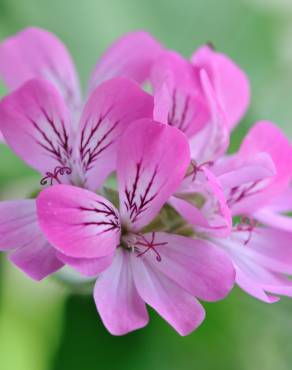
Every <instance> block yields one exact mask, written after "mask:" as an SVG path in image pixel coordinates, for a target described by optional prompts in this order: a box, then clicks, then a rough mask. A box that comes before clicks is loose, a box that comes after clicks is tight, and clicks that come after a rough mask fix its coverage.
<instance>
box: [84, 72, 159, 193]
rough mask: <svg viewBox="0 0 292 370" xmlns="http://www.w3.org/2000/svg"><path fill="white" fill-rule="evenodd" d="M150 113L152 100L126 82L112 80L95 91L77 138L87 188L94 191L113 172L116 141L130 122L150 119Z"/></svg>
mask: <svg viewBox="0 0 292 370" xmlns="http://www.w3.org/2000/svg"><path fill="white" fill-rule="evenodd" d="M152 113H153V99H152V97H151V96H150V95H149V94H147V93H146V92H144V91H143V90H142V89H141V88H140V87H139V86H138V85H137V84H136V83H134V82H132V81H130V80H128V79H126V78H114V79H112V80H110V81H107V82H104V83H103V84H101V85H100V86H98V87H97V88H96V89H95V90H94V92H93V93H92V94H91V96H90V98H89V100H88V102H87V104H86V106H85V108H84V111H83V114H82V118H81V122H80V128H79V131H78V135H77V152H78V153H77V155H78V156H79V159H80V162H81V163H80V164H81V169H82V172H83V174H84V181H85V184H86V187H88V188H90V189H92V190H96V189H97V187H98V186H99V185H100V184H101V183H102V181H103V180H104V179H105V178H106V177H107V176H108V175H109V174H110V172H112V171H113V170H115V169H116V159H117V143H118V139H119V137H120V136H121V134H122V133H123V132H124V131H125V129H126V128H127V127H128V125H129V124H130V123H131V122H132V121H135V120H137V119H139V118H144V117H149V118H150V117H152Z"/></svg>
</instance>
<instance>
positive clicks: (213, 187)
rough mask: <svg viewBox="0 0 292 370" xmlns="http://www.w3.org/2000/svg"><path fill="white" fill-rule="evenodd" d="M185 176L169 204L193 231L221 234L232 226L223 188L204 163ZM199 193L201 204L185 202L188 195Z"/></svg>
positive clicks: (225, 233) (224, 233) (228, 230)
mask: <svg viewBox="0 0 292 370" xmlns="http://www.w3.org/2000/svg"><path fill="white" fill-rule="evenodd" d="M196 171H197V172H196V173H195V175H194V174H190V175H189V176H187V177H185V179H184V181H183V182H182V185H181V187H180V189H179V190H178V191H177V193H176V194H175V196H172V197H171V198H170V199H169V203H170V204H171V205H172V206H173V207H174V208H175V209H176V210H177V212H179V213H180V214H181V215H182V217H183V218H185V220H187V221H188V222H189V223H190V224H191V225H192V226H193V227H194V228H195V230H201V231H204V232H208V233H211V234H213V235H217V236H221V237H224V236H226V235H228V234H229V233H230V231H231V228H232V217H231V212H230V209H229V207H228V205H227V200H226V198H225V195H224V191H223V187H222V185H221V183H220V181H218V179H217V178H216V177H215V176H214V175H213V173H212V172H211V171H210V170H209V169H208V168H207V166H201V167H200V168H199V169H198V170H196ZM198 195H199V196H200V197H202V198H203V204H202V206H201V207H200V208H198V207H197V206H196V205H195V204H192V203H191V202H189V201H188V198H189V197H192V196H194V197H196V196H198Z"/></svg>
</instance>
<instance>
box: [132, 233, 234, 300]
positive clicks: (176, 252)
mask: <svg viewBox="0 0 292 370" xmlns="http://www.w3.org/2000/svg"><path fill="white" fill-rule="evenodd" d="M142 238H143V239H142ZM149 245H153V246H152V247H151V248H150V249H149V250H148V248H149ZM136 248H137V249H138V250H139V252H140V255H138V258H142V259H143V260H144V261H147V263H149V264H150V265H152V267H153V269H157V270H159V271H161V272H162V273H163V274H164V275H165V276H167V277H168V278H169V279H170V280H172V281H173V282H175V283H177V284H178V285H180V286H181V287H182V289H184V290H186V291H188V292H189V293H190V294H192V295H194V296H195V297H198V298H200V299H203V300H206V301H216V300H219V299H222V298H224V297H225V296H226V295H227V294H228V293H229V292H230V290H231V289H232V287H233V284H234V280H235V272H234V268H233V264H232V262H231V260H230V258H229V257H228V256H227V254H226V253H225V252H223V251H221V250H220V249H219V248H216V247H214V246H213V245H212V244H210V243H208V242H207V241H202V240H198V239H192V238H187V237H184V236H179V235H173V234H167V233H160V232H158V233H150V234H146V235H143V237H141V240H140V242H139V241H138V242H137V244H136ZM158 256H159V260H157V257H158Z"/></svg>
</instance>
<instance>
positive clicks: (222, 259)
mask: <svg viewBox="0 0 292 370" xmlns="http://www.w3.org/2000/svg"><path fill="white" fill-rule="evenodd" d="M189 161H190V157H189V148H188V142H187V139H186V138H185V136H184V135H183V134H182V133H180V132H179V130H177V129H176V128H171V127H168V126H166V125H164V124H159V123H157V122H154V121H151V120H149V119H144V120H142V121H140V122H135V123H133V124H131V125H130V127H129V128H128V129H127V130H126V132H125V134H124V135H123V136H122V138H121V140H120V143H119V148H118V156H117V177H118V188H119V199H120V206H119V211H118V210H117V209H116V208H115V206H114V205H113V204H111V203H110V202H109V201H107V200H106V199H104V198H103V197H101V196H99V195H96V194H94V193H91V192H89V191H87V190H84V189H80V188H77V187H72V186H68V185H57V186H53V187H50V188H48V189H46V190H44V191H42V192H41V194H40V195H39V197H38V199H37V208H38V216H39V222H40V226H41V229H42V230H43V232H44V234H45V235H46V237H47V239H48V240H49V242H50V243H51V244H52V245H53V246H54V247H55V248H56V250H57V251H58V255H59V257H60V259H62V260H63V261H64V262H66V263H67V264H69V265H71V266H72V267H74V268H75V269H77V270H78V271H80V272H81V273H83V274H86V275H89V276H92V275H97V274H98V278H97V281H96V284H95V288H94V299H95V302H96V306H97V309H98V311H99V313H100V315H101V318H102V320H103V322H104V324H105V326H106V327H107V329H108V330H109V331H110V332H111V333H112V334H115V335H121V334H125V333H127V332H129V331H132V330H135V329H138V328H140V327H143V326H145V325H146V324H147V322H148V315H147V311H146V307H145V302H146V303H147V304H149V305H150V306H152V307H153V308H154V309H155V310H157V311H158V312H159V314H160V315H161V316H162V317H163V318H164V319H165V320H166V321H168V322H169V323H170V324H171V325H172V326H173V327H174V328H175V329H176V330H177V331H178V332H179V333H180V334H181V335H186V334H188V333H189V332H190V331H192V330H194V329H195V328H196V327H197V326H198V325H199V324H200V323H201V322H202V320H203V318H204V310H203V308H202V306H201V305H200V304H199V302H198V301H197V300H196V299H194V298H193V296H195V297H198V298H201V299H203V300H207V301H213V300H218V299H221V298H223V297H224V296H225V295H226V294H227V293H228V292H229V291H230V289H231V288H232V285H233V279H234V271H233V267H232V265H231V263H230V262H229V259H228V258H227V257H226V255H225V253H224V252H221V251H220V250H219V249H218V248H214V247H213V246H211V244H210V243H208V242H203V241H200V240H196V239H192V238H187V237H183V236H179V235H174V234H167V233H164V232H150V233H147V232H146V233H145V232H144V231H143V229H144V228H145V227H146V226H147V225H149V223H150V222H151V221H152V220H153V219H154V218H155V217H156V215H157V214H158V213H159V211H160V209H161V208H162V206H163V205H164V204H165V202H166V201H167V200H168V198H169V197H170V195H171V194H172V193H173V192H174V191H175V190H176V189H177V187H178V186H179V184H180V182H181V181H182V179H183V177H184V174H185V172H186V169H187V167H188V165H189Z"/></svg>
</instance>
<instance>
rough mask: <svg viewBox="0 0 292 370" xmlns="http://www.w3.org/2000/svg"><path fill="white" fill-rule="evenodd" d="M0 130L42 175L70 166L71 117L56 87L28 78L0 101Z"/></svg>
mask: <svg viewBox="0 0 292 370" xmlns="http://www.w3.org/2000/svg"><path fill="white" fill-rule="evenodd" d="M0 129H1V131H2V133H3V135H4V137H5V140H6V142H7V144H8V145H9V146H10V147H11V148H12V149H13V150H14V151H15V152H16V154H18V155H19V156H20V157H21V158H22V159H23V160H24V161H26V162H27V163H28V164H29V165H30V166H31V167H33V168H35V169H36V170H38V171H40V172H42V173H43V174H45V173H46V172H47V171H54V169H55V168H56V167H58V166H61V167H64V166H70V158H71V153H72V142H71V137H70V132H71V128H70V118H69V114H68V111H67V109H66V107H65V105H64V102H63V100H62V98H61V96H60V95H59V94H58V92H57V90H56V89H55V88H54V87H53V86H52V85H51V84H49V83H48V82H46V81H44V80H30V81H29V82H27V83H25V84H24V85H23V86H22V87H21V88H20V89H18V90H16V91H15V92H13V93H12V94H11V95H8V96H7V97H5V98H4V99H3V100H2V102H1V103H0Z"/></svg>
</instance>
